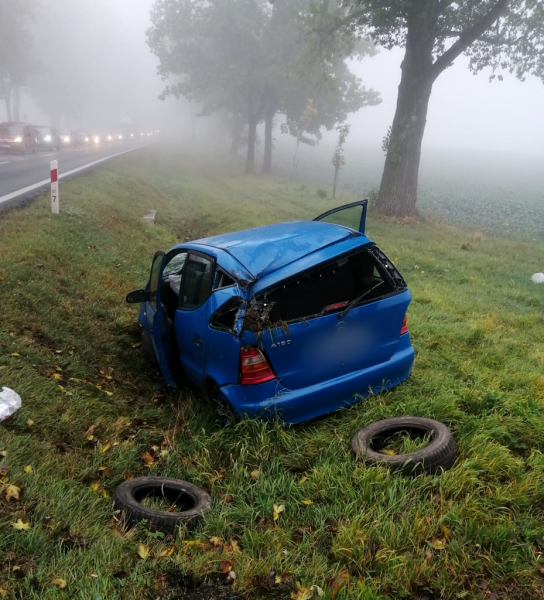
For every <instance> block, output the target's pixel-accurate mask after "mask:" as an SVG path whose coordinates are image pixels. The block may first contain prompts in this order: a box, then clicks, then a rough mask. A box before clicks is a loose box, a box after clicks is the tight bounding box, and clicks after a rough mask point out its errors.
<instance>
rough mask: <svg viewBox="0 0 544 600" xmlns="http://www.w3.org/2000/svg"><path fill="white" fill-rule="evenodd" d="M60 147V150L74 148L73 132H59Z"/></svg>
mask: <svg viewBox="0 0 544 600" xmlns="http://www.w3.org/2000/svg"><path fill="white" fill-rule="evenodd" d="M59 138H60V145H61V147H62V148H73V147H74V146H75V141H76V138H75V134H74V132H73V131H69V130H64V131H59Z"/></svg>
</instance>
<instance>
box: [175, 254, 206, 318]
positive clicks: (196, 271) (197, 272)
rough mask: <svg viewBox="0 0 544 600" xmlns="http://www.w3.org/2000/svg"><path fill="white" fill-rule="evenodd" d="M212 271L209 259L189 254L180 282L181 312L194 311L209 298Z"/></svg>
mask: <svg viewBox="0 0 544 600" xmlns="http://www.w3.org/2000/svg"><path fill="white" fill-rule="evenodd" d="M212 270H213V260H212V259H211V258H209V257H206V256H204V255H202V254H193V253H190V254H189V257H188V259H187V262H186V264H185V269H184V271H183V277H182V281H181V294H180V303H179V307H180V308H181V309H182V310H194V309H195V308H198V307H199V306H202V304H204V302H206V300H207V299H208V298H209V297H210V294H211V291H212Z"/></svg>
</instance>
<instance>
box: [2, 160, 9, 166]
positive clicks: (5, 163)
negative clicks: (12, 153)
mask: <svg viewBox="0 0 544 600" xmlns="http://www.w3.org/2000/svg"><path fill="white" fill-rule="evenodd" d="M0 165H9V160H6V161H4V162H1V163H0Z"/></svg>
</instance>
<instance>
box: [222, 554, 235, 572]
mask: <svg viewBox="0 0 544 600" xmlns="http://www.w3.org/2000/svg"><path fill="white" fill-rule="evenodd" d="M233 565H234V558H232V559H231V560H222V561H221V562H220V563H219V569H220V571H221V573H228V572H229V571H231V570H232V567H233Z"/></svg>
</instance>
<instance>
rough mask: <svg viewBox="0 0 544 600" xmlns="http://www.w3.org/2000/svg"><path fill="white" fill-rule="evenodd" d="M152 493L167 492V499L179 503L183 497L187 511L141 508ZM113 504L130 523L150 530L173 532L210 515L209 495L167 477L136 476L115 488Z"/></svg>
mask: <svg viewBox="0 0 544 600" xmlns="http://www.w3.org/2000/svg"><path fill="white" fill-rule="evenodd" d="M153 492H160V493H162V494H164V493H165V492H167V493H168V494H169V496H170V498H172V499H173V498H177V499H178V501H179V498H180V497H182V498H183V500H184V502H185V503H186V506H187V509H186V510H182V511H180V512H166V511H162V510H156V509H154V508H148V507H146V506H143V505H142V504H141V503H140V499H142V498H143V497H145V496H147V495H150V494H152V493H153ZM114 505H115V508H116V509H118V510H120V511H121V512H122V513H123V514H124V517H125V520H126V521H127V522H129V523H138V522H140V521H144V520H145V521H147V528H148V529H149V530H150V531H163V532H164V533H174V532H175V530H176V528H177V527H178V526H179V525H180V524H181V523H194V522H195V521H197V520H198V519H200V518H201V517H202V515H204V514H206V513H207V512H209V511H210V509H211V506H212V498H211V496H210V495H209V494H208V492H206V491H205V490H203V489H202V488H199V487H197V486H196V485H193V484H192V483H188V482H187V481H181V480H179V479H170V478H167V477H135V478H134V479H129V480H128V481H124V482H123V483H122V484H121V485H120V486H119V487H118V488H117V490H116V491H115V497H114Z"/></svg>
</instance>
